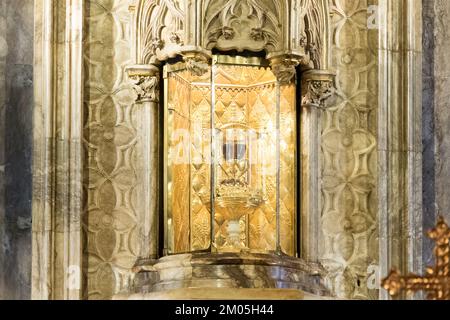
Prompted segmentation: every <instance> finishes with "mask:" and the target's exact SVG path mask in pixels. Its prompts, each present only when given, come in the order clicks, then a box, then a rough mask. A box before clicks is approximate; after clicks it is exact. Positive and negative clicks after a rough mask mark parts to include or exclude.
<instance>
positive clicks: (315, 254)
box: [299, 70, 334, 261]
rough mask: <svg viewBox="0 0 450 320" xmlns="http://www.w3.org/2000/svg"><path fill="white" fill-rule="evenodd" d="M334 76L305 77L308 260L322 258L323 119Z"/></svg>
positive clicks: (304, 235) (304, 233) (303, 201)
mask: <svg viewBox="0 0 450 320" xmlns="http://www.w3.org/2000/svg"><path fill="white" fill-rule="evenodd" d="M333 88H334V75H333V74H331V73H329V72H327V71H321V70H311V71H308V72H305V73H304V74H302V87H301V89H302V101H301V104H302V105H301V130H300V138H299V139H300V143H301V151H300V153H301V161H300V163H301V165H300V168H301V187H300V188H301V192H300V195H301V196H300V206H301V231H300V233H301V249H302V250H301V252H302V257H303V258H304V259H305V260H308V261H317V260H318V259H319V239H320V236H319V232H320V228H319V225H320V215H321V206H320V198H321V197H320V163H321V162H320V158H319V157H320V144H321V130H320V119H321V114H322V110H323V109H325V107H326V104H325V101H326V100H327V99H328V98H329V97H330V96H332V94H333Z"/></svg>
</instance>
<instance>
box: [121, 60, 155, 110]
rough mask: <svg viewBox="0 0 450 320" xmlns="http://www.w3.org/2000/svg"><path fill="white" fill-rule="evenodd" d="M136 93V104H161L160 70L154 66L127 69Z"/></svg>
mask: <svg viewBox="0 0 450 320" xmlns="http://www.w3.org/2000/svg"><path fill="white" fill-rule="evenodd" d="M126 72H127V74H128V78H129V79H130V81H131V82H132V84H133V89H134V91H135V92H136V102H138V103H142V102H159V81H160V80H159V68H158V67H156V66H154V65H149V66H132V67H128V68H127V69H126Z"/></svg>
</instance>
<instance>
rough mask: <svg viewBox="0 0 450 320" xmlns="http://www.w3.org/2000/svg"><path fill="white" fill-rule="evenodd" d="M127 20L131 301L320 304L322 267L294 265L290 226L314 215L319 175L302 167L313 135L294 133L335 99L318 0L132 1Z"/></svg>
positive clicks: (297, 239) (313, 147) (310, 155)
mask: <svg viewBox="0 0 450 320" xmlns="http://www.w3.org/2000/svg"><path fill="white" fill-rule="evenodd" d="M134 10H135V11H134V24H133V29H132V34H133V35H135V59H136V64H135V65H130V66H128V67H127V69H126V70H127V73H128V77H129V79H130V81H132V82H133V85H134V88H135V92H136V98H137V100H136V105H135V108H136V109H135V112H137V113H138V114H137V116H136V119H138V120H137V121H138V124H137V128H138V133H137V134H138V143H137V145H136V148H137V155H138V161H139V162H140V163H139V166H138V167H139V170H140V177H139V179H140V181H139V184H138V188H139V201H138V203H140V206H139V213H138V215H139V222H138V226H139V239H140V253H139V257H138V260H137V262H136V265H135V268H134V271H135V272H136V275H135V277H134V282H133V286H132V289H131V290H132V292H133V295H132V297H133V298H137V297H142V298H150V297H155V296H157V297H162V296H164V293H165V292H166V293H168V294H169V293H170V294H172V296H173V294H174V291H173V290H178V291H176V292H177V294H181V296H183V294H182V293H180V292H183V291H180V290H186V291H185V292H186V296H185V297H192V296H190V294H192V291H189V290H191V289H192V288H207V289H210V290H214V292H215V293H216V294H218V295H219V296H220V290H225V291H224V292H229V291H227V290H229V289H232V288H234V289H241V290H246V289H249V290H251V289H265V290H266V291H264V292H266V293H267V294H268V295H271V294H272V295H274V294H275V293H278V294H280V297H282V296H283V292H284V291H283V289H285V290H287V291H286V292H285V293H284V294H285V295H287V296H288V295H289V293H291V294H292V292H296V293H297V295H296V296H295V295H294V296H295V297H297V298H300V297H303V295H302V293H301V292H302V291H305V292H308V293H310V294H315V295H318V296H325V295H330V294H331V293H330V292H329V290H328V289H327V288H326V287H325V285H324V276H325V273H326V272H325V269H324V268H323V267H322V266H321V265H320V264H319V263H317V261H308V260H306V259H303V258H302V255H303V256H305V252H303V253H302V250H301V245H302V239H301V235H302V234H304V233H305V230H304V228H306V227H307V226H306V225H304V224H303V225H302V224H301V223H300V216H301V215H303V216H304V217H307V216H308V215H310V214H315V213H314V209H313V208H312V206H315V205H316V204H314V203H311V201H309V199H308V197H311V198H313V197H315V198H317V192H318V190H317V182H316V179H315V178H314V176H313V174H314V173H313V172H314V169H312V167H314V166H315V167H317V165H318V164H317V163H313V162H308V160H309V159H311V160H312V159H317V152H318V150H319V141H318V140H317V137H318V132H317V131H316V132H314V129H313V130H312V131H311V130H309V131H302V128H311V127H312V124H313V123H315V122H317V121H318V117H319V115H320V113H321V112H323V111H322V110H324V109H325V108H326V107H327V104H326V100H327V99H328V98H329V97H330V96H332V94H333V88H334V75H333V74H332V73H331V72H329V71H328V70H327V68H328V61H329V57H328V54H329V45H330V44H329V41H328V38H329V21H328V16H329V12H328V2H327V1H279V0H275V1H251V0H238V1H225V2H222V1H194V2H184V1H140V2H139V3H138V4H137V6H136V7H135V8H134ZM196 17H197V18H198V17H201V19H196ZM300 123H303V126H302V127H301V126H300ZM316 130H317V127H316ZM304 140H305V141H306V140H307V141H309V143H308V144H301V143H300V141H304ZM311 160H309V161H311ZM159 168H162V170H159ZM300 181H302V183H300ZM155 191H156V192H155ZM303 199H308V200H303ZM161 228H162V230H161ZM302 228H303V229H302ZM170 294H169V296H170ZM169 296H168V297H169ZM294 296H293V297H294ZM121 297H124V296H121Z"/></svg>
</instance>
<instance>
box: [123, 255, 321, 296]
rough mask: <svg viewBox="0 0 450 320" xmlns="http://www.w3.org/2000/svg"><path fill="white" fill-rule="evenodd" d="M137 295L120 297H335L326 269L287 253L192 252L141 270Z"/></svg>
mask: <svg viewBox="0 0 450 320" xmlns="http://www.w3.org/2000/svg"><path fill="white" fill-rule="evenodd" d="M135 272H136V275H135V279H134V283H133V287H132V288H131V292H130V293H127V294H125V295H118V296H116V297H115V299H132V300H136V299H143V300H158V299H166V300H171V299H173V300H179V299H181V300H185V299H187V300H190V299H193V300H196V299H202V300H203V299H212V300H230V299H231V300H241V299H244V300H248V299H250V300H252V299H256V300H278V299H282V300H285V299H288V300H302V299H304V298H305V294H306V296H307V297H306V298H313V299H314V297H317V298H318V297H324V296H329V292H328V290H327V288H326V287H325V285H324V284H323V276H324V270H323V269H322V267H321V266H320V265H319V264H315V263H308V262H305V261H303V260H301V259H297V258H293V257H290V256H285V255H276V254H258V253H250V252H241V253H192V254H181V255H175V256H167V257H164V258H161V259H159V260H156V261H153V262H151V261H147V262H145V263H143V264H142V265H139V266H137V267H136V268H135Z"/></svg>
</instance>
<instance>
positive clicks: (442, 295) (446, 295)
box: [382, 217, 450, 300]
mask: <svg viewBox="0 0 450 320" xmlns="http://www.w3.org/2000/svg"><path fill="white" fill-rule="evenodd" d="M428 237H429V238H430V239H432V240H434V241H435V242H436V246H435V248H434V254H435V256H436V266H435V267H430V268H427V270H426V275H425V276H423V277H421V276H418V275H415V274H410V275H408V276H401V275H400V273H399V272H398V271H397V270H393V271H392V272H391V274H390V275H389V276H388V277H387V278H386V279H384V280H383V283H382V286H383V288H384V289H386V290H388V292H389V294H390V295H392V296H398V295H399V294H400V293H401V292H402V291H406V292H407V293H411V292H417V291H424V292H427V293H428V295H427V299H429V300H450V228H449V227H448V225H447V224H446V223H445V220H444V218H442V217H440V218H439V221H438V223H437V225H436V228H434V229H432V230H430V231H429V232H428Z"/></svg>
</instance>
